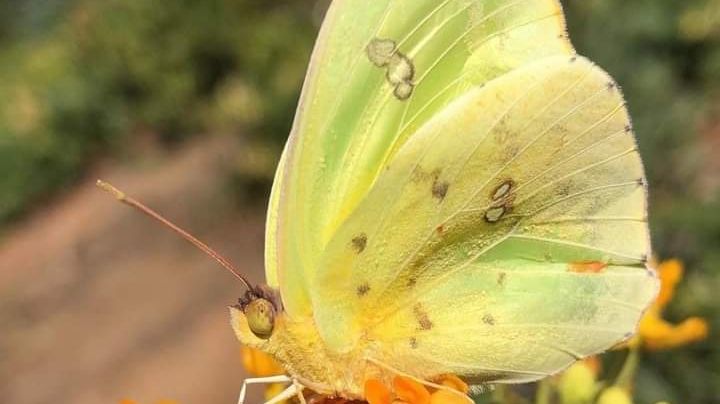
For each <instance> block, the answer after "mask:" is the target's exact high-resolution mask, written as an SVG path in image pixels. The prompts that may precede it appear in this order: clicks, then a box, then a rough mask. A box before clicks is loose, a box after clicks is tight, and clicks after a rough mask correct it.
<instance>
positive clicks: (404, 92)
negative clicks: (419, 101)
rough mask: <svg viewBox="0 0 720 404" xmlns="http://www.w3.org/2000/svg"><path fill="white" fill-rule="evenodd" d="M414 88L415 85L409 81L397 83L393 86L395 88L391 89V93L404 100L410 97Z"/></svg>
mask: <svg viewBox="0 0 720 404" xmlns="http://www.w3.org/2000/svg"><path fill="white" fill-rule="evenodd" d="M414 88H415V85H414V84H412V83H410V82H402V83H398V85H396V86H395V90H393V95H394V96H395V98H397V99H399V100H401V101H404V100H407V99H408V98H410V96H411V95H412V92H413V89H414Z"/></svg>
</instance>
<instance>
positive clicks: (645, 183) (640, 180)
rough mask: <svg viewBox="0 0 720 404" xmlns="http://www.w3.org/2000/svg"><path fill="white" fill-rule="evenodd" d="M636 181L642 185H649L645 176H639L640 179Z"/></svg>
mask: <svg viewBox="0 0 720 404" xmlns="http://www.w3.org/2000/svg"><path fill="white" fill-rule="evenodd" d="M636 182H637V184H638V185H640V186H641V187H646V186H647V182H645V178H638V179H637V180H636Z"/></svg>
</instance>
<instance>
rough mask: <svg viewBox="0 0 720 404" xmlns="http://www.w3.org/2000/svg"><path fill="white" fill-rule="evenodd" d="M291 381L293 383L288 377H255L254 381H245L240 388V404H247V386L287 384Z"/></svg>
mask: <svg viewBox="0 0 720 404" xmlns="http://www.w3.org/2000/svg"><path fill="white" fill-rule="evenodd" d="M291 381H292V379H290V378H289V377H288V376H286V375H279V376H269V377H255V378H252V379H245V380H244V381H243V385H242V388H240V396H239V397H238V404H245V394H246V392H247V386H248V385H250V384H269V383H287V382H291ZM286 391H287V390H286ZM283 393H284V392H283Z"/></svg>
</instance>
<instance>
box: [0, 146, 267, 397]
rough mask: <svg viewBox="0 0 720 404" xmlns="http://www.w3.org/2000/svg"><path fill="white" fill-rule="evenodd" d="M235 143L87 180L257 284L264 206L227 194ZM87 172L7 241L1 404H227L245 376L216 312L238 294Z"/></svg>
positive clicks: (221, 313)
mask: <svg viewBox="0 0 720 404" xmlns="http://www.w3.org/2000/svg"><path fill="white" fill-rule="evenodd" d="M239 147H240V146H239V145H237V144H235V143H234V142H233V141H231V140H230V139H227V138H222V137H214V138H212V139H210V140H208V139H199V141H198V142H196V143H195V144H193V145H190V146H187V147H183V148H182V149H181V150H177V151H174V152H172V153H169V154H165V155H162V156H153V157H152V158H151V159H150V160H152V161H149V162H146V163H143V164H140V165H138V164H133V166H134V168H127V167H102V168H100V169H97V170H95V171H96V172H95V175H97V176H98V177H102V178H103V179H106V180H107V181H109V182H111V183H113V184H115V185H116V186H118V187H119V188H121V189H123V190H124V191H126V192H127V193H128V194H130V195H133V196H135V197H136V198H137V199H140V200H141V201H143V202H145V203H146V204H148V205H150V206H152V207H154V208H155V209H157V210H158V211H160V212H161V213H163V214H164V215H166V216H167V217H168V218H170V219H171V220H173V221H174V222H176V223H177V224H178V225H180V226H181V227H185V228H186V229H188V230H190V231H191V233H193V234H194V235H195V236H197V237H198V238H200V239H201V240H204V241H205V242H207V243H208V244H210V245H211V246H213V247H214V248H216V249H218V250H219V251H220V252H221V253H222V254H224V255H226V256H228V258H230V259H231V260H232V261H233V262H235V263H236V265H237V266H239V267H240V268H241V269H242V270H243V271H245V272H247V273H248V274H249V275H250V277H251V278H252V279H253V280H254V281H259V280H261V279H262V275H261V273H262V272H261V271H262V254H263V225H264V209H263V208H262V206H257V207H256V208H244V209H245V211H242V212H239V211H238V209H237V208H236V207H234V206H233V204H232V203H231V202H230V200H229V199H230V198H229V196H228V194H229V193H228V192H225V190H224V188H225V187H226V185H227V184H226V178H227V176H225V175H223V174H224V172H225V170H226V168H227V166H228V165H229V164H232V162H231V160H232V155H233V153H237V150H238V149H239ZM95 175H93V176H90V177H89V178H87V180H86V181H83V182H82V183H81V184H80V185H79V186H78V187H77V188H76V189H73V190H70V191H69V192H67V194H66V196H65V197H61V198H59V199H58V200H55V201H53V202H52V203H51V204H49V206H48V207H47V208H45V209H42V210H40V211H37V212H36V213H35V214H34V215H31V217H29V218H27V219H26V220H25V221H24V222H22V223H19V224H17V225H16V226H15V227H14V228H13V229H11V230H10V231H8V232H7V233H5V234H4V236H3V239H2V241H1V244H0V326H2V336H1V337H0V397H2V399H0V401H1V402H2V403H18V404H20V403H22V404H25V403H27V404H40V403H75V404H85V403H88V404H90V403H93V404H94V403H116V402H118V401H119V400H120V399H122V398H132V399H134V400H137V401H138V402H139V403H148V404H150V403H153V402H155V401H156V400H159V399H163V398H167V399H173V400H177V401H178V402H179V403H182V404H189V403H234V402H235V400H237V392H238V389H239V387H240V385H241V382H242V380H243V378H244V377H245V374H244V373H243V370H242V367H241V364H240V358H239V349H238V348H239V344H238V342H237V340H236V339H235V336H234V335H233V332H232V330H231V329H230V326H229V324H228V313H227V309H226V306H227V305H229V304H233V303H234V302H235V301H236V299H237V298H238V297H239V295H240V294H241V293H242V288H241V287H240V285H239V284H238V283H237V282H236V281H235V280H234V278H232V277H231V276H230V275H229V274H227V273H226V272H224V270H222V269H221V268H220V267H219V266H218V265H217V264H216V263H215V262H214V261H212V260H211V259H209V258H208V257H206V256H205V255H203V254H202V253H201V252H199V251H198V250H197V249H195V248H194V247H192V246H191V245H190V244H188V243H187V242H185V241H184V240H182V239H180V238H179V237H178V236H176V235H174V234H173V233H171V232H169V231H168V230H167V229H165V228H163V227H161V226H159V225H158V224H156V223H153V222H151V221H150V220H148V219H147V218H146V217H144V216H142V215H141V214H139V213H137V212H133V211H131V210H130V209H129V208H127V207H125V206H123V205H121V204H119V203H117V202H115V201H114V200H113V199H112V198H111V197H109V196H108V195H107V194H104V193H103V192H101V191H100V190H98V189H97V188H96V187H95V186H94V178H95ZM256 393H257V391H256ZM255 397H256V396H255ZM250 402H256V398H255V399H253V398H252V397H251V401H250Z"/></svg>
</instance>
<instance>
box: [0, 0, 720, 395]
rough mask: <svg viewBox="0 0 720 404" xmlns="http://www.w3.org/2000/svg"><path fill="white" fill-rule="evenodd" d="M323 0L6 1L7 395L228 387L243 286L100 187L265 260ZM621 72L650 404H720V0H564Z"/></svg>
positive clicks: (243, 256)
mask: <svg viewBox="0 0 720 404" xmlns="http://www.w3.org/2000/svg"><path fill="white" fill-rule="evenodd" d="M327 3H328V1H315V0H273V1H260V0H203V1H183V0H178V1H172V2H153V1H147V0H105V1H94V0H54V1H44V0H1V1H0V330H2V331H1V332H0V397H1V398H0V401H2V402H3V403H13V404H14V403H18V404H20V403H23V404H24V403H28V404H41V403H57V402H67V403H78V404H84V403H115V402H118V400H120V399H123V398H133V399H136V400H138V402H140V403H151V402H155V401H157V400H159V399H163V398H169V399H174V400H177V401H178V402H180V403H184V404H189V403H230V402H233V400H236V394H237V391H238V389H239V386H240V383H241V380H242V379H243V377H245V374H244V373H243V369H242V367H241V365H240V358H239V348H238V344H237V342H236V341H235V339H234V336H233V334H232V331H231V330H230V327H229V326H228V318H227V311H226V308H225V306H227V305H228V304H232V303H234V301H235V299H236V298H237V297H238V296H239V294H240V293H241V291H242V288H241V287H240V285H238V284H236V283H235V282H234V281H233V279H232V278H231V277H230V276H229V275H227V274H226V273H224V272H222V271H221V270H220V269H218V268H217V266H216V265H215V264H214V263H213V262H212V261H210V260H209V259H208V258H206V257H205V256H203V255H201V253H199V252H198V251H196V250H195V249H194V248H192V247H191V246H189V245H187V244H186V243H185V242H184V241H182V240H179V239H178V238H177V237H176V236H174V235H172V234H170V233H169V232H167V230H166V229H163V228H160V227H159V226H157V225H156V224H154V223H149V222H148V220H146V219H145V218H144V217H141V216H140V215H138V214H137V213H134V212H130V211H129V210H128V209H126V208H124V207H122V206H120V205H119V204H115V203H114V202H113V201H112V200H111V198H109V197H107V196H106V195H104V194H102V193H101V192H100V191H98V190H96V189H95V188H94V186H93V182H94V180H95V178H97V177H103V178H105V179H107V180H109V181H111V182H113V183H115V184H116V185H117V186H120V187H121V188H123V189H125V190H126V191H128V192H130V193H131V194H133V195H135V196H136V197H138V198H139V199H141V200H143V201H145V202H146V203H148V204H149V205H151V206H154V207H156V208H157V209H158V210H160V211H162V212H163V213H164V214H166V215H167V216H168V217H170V218H172V219H173V220H174V221H176V222H177V223H178V224H181V225H183V226H185V227H186V228H189V229H191V230H192V231H193V233H195V235H197V236H198V237H199V238H201V239H203V240H205V241H207V242H208V243H209V244H211V245H213V246H216V247H217V249H219V250H220V251H222V252H223V253H225V254H227V255H228V256H229V257H230V258H231V259H232V260H233V261H235V262H236V263H237V265H238V266H240V267H242V268H243V269H244V270H245V271H247V272H248V273H249V274H251V277H253V279H255V280H260V279H261V277H262V275H261V273H262V254H263V251H262V250H263V225H264V223H263V222H264V211H265V203H266V199H267V195H268V191H269V187H270V184H271V179H272V175H273V171H274V167H275V164H276V161H277V158H278V154H279V151H280V150H281V148H282V145H283V142H284V140H285V138H286V136H287V134H288V131H289V128H290V125H291V123H292V118H293V113H294V108H295V105H296V101H297V98H298V95H299V91H300V87H301V85H302V79H303V76H304V72H305V68H306V64H307V61H308V58H309V52H310V50H311V47H312V44H313V41H314V39H315V35H316V33H317V30H318V28H319V25H320V22H321V20H322V16H323V13H324V10H325V8H326V7H327ZM563 3H564V5H565V8H566V12H567V14H568V20H569V21H568V23H569V29H570V34H571V38H572V40H573V43H574V44H575V45H576V47H577V49H578V51H579V52H580V53H582V54H584V55H586V56H588V57H590V58H591V59H592V60H594V61H596V62H597V63H598V64H599V65H601V66H603V67H604V68H605V69H606V70H608V71H609V72H610V73H611V74H612V75H613V76H614V77H615V78H616V79H617V81H618V82H619V83H620V84H621V85H622V87H623V89H624V91H625V94H626V98H627V101H628V104H629V109H630V111H631V114H632V116H633V118H634V124H635V129H636V132H637V135H638V138H639V143H640V148H641V152H642V155H643V157H644V160H645V163H646V167H647V173H648V177H649V183H650V190H651V212H650V221H651V226H652V237H653V242H654V249H655V253H656V255H657V256H658V258H660V259H664V258H669V257H676V258H679V259H680V260H682V261H683V262H684V263H685V266H686V275H685V278H684V280H683V282H682V283H681V284H680V285H679V287H678V291H677V295H676V297H675V299H673V301H672V303H671V304H670V305H669V306H668V308H667V309H666V313H665V315H666V317H667V318H669V319H671V320H672V319H682V318H686V317H688V316H691V315H694V316H702V317H704V318H705V319H707V320H708V321H709V323H710V330H711V331H710V337H709V338H707V339H706V340H705V341H703V342H700V343H697V344H694V345H689V346H685V347H683V348H682V349H675V350H670V351H664V352H653V353H650V354H646V355H644V356H643V358H642V361H641V367H640V370H639V372H638V376H637V381H636V386H635V390H634V394H635V397H636V400H637V402H639V403H646V402H647V403H650V402H656V401H658V400H661V399H664V400H667V401H670V402H674V403H710V402H720V351H719V350H718V349H716V347H717V338H716V334H715V332H714V331H713V330H718V329H720V305H719V304H718V303H720V294H718V290H720V0H685V1H678V0H631V1H628V0H565V1H563Z"/></svg>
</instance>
